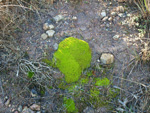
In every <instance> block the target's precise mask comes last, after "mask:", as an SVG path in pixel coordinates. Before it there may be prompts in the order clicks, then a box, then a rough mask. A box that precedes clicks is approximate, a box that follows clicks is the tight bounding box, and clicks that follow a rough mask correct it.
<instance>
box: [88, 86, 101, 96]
mask: <svg viewBox="0 0 150 113" xmlns="http://www.w3.org/2000/svg"><path fill="white" fill-rule="evenodd" d="M90 94H91V96H92V97H98V96H99V94H100V91H99V90H98V88H95V87H94V88H93V89H90Z"/></svg>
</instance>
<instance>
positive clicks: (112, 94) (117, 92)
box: [108, 88, 120, 99]
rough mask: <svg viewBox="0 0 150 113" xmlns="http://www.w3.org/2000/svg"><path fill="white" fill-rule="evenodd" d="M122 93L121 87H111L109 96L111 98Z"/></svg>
mask: <svg viewBox="0 0 150 113" xmlns="http://www.w3.org/2000/svg"><path fill="white" fill-rule="evenodd" d="M119 93H120V90H119V89H115V88H110V89H109V94H108V97H109V98H111V99H112V98H116V97H117V96H118V95H119Z"/></svg>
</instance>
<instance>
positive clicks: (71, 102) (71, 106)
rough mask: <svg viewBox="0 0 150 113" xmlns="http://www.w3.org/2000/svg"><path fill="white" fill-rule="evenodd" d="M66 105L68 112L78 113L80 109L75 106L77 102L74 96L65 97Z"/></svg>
mask: <svg viewBox="0 0 150 113" xmlns="http://www.w3.org/2000/svg"><path fill="white" fill-rule="evenodd" d="M64 106H65V108H66V111H67V113H77V112H78V110H77V108H76V106H75V102H74V100H73V99H72V98H67V97H64Z"/></svg>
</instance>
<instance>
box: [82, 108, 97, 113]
mask: <svg viewBox="0 0 150 113" xmlns="http://www.w3.org/2000/svg"><path fill="white" fill-rule="evenodd" d="M83 113H95V112H94V109H93V108H91V107H86V108H85V109H84V110H83Z"/></svg>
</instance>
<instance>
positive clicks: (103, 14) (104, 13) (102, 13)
mask: <svg viewBox="0 0 150 113" xmlns="http://www.w3.org/2000/svg"><path fill="white" fill-rule="evenodd" d="M101 16H102V18H103V17H105V16H106V11H105V10H102V12H101Z"/></svg>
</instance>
